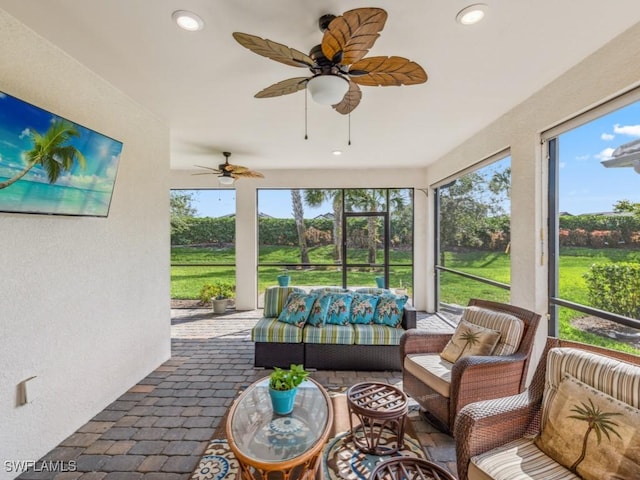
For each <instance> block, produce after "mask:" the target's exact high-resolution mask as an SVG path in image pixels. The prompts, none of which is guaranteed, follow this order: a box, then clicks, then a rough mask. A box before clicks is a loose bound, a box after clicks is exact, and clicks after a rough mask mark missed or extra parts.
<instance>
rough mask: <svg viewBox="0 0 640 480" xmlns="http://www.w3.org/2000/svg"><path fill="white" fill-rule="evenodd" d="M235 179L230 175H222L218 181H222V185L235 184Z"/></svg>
mask: <svg viewBox="0 0 640 480" xmlns="http://www.w3.org/2000/svg"><path fill="white" fill-rule="evenodd" d="M234 181H235V179H234V178H233V177H231V176H228V175H220V176H219V177H218V183H220V185H233V182H234Z"/></svg>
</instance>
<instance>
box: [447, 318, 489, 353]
mask: <svg viewBox="0 0 640 480" xmlns="http://www.w3.org/2000/svg"><path fill="white" fill-rule="evenodd" d="M498 340H500V332H498V331H496V330H491V329H489V328H485V327H482V326H480V325H475V324H473V323H469V322H467V321H465V320H460V323H459V324H458V327H457V328H456V331H455V332H454V334H453V336H452V337H451V340H449V343H447V345H446V346H445V347H444V350H442V353H440V356H441V357H442V358H443V359H444V360H446V361H447V362H451V363H456V362H457V361H458V360H459V359H461V358H464V357H468V356H470V355H491V353H492V352H493V350H494V349H495V348H496V345H497V344H498Z"/></svg>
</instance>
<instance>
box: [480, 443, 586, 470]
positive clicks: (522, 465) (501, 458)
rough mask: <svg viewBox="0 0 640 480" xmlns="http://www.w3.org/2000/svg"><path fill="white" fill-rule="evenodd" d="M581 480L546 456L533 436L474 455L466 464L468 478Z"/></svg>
mask: <svg viewBox="0 0 640 480" xmlns="http://www.w3.org/2000/svg"><path fill="white" fill-rule="evenodd" d="M485 478H492V479H493V480H580V477H577V476H576V475H574V474H573V473H571V472H570V471H569V470H568V469H566V468H564V467H563V466H562V465H560V464H559V463H557V462H556V461H555V460H553V459H552V458H551V457H549V456H547V455H545V454H544V452H542V450H540V449H539V448H538V447H536V445H535V444H534V443H533V440H532V439H529V438H520V439H518V440H516V441H514V442H511V443H507V444H505V445H502V446H500V447H498V448H494V449H493V450H489V451H488V452H486V453H482V454H480V455H476V456H475V457H473V458H472V459H471V463H470V465H469V479H470V480H471V479H485Z"/></svg>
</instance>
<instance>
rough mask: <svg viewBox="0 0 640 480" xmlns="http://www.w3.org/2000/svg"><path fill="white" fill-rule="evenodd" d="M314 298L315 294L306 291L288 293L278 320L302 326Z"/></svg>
mask: <svg viewBox="0 0 640 480" xmlns="http://www.w3.org/2000/svg"><path fill="white" fill-rule="evenodd" d="M316 298H317V296H316V295H310V294H306V293H298V292H294V293H292V294H290V295H289V298H287V303H286V304H285V306H284V308H283V309H282V312H280V315H278V321H279V322H284V323H289V324H291V325H296V326H297V327H303V326H304V324H305V322H306V321H307V318H308V317H309V314H310V313H311V307H312V306H313V302H315V301H316Z"/></svg>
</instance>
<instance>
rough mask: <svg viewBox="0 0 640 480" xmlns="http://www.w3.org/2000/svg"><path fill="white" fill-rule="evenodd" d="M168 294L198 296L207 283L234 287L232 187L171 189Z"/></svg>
mask: <svg viewBox="0 0 640 480" xmlns="http://www.w3.org/2000/svg"><path fill="white" fill-rule="evenodd" d="M170 210H171V298H173V299H192V300H195V299H200V292H201V291H202V290H203V287H204V286H205V285H207V284H213V283H216V282H223V283H224V284H225V285H230V286H231V288H232V289H235V282H236V251H235V236H236V219H235V211H236V205H235V190H227V189H224V190H223V189H212V190H171V194H170Z"/></svg>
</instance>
